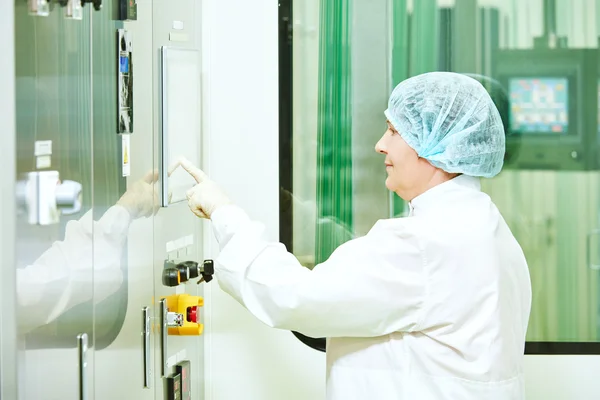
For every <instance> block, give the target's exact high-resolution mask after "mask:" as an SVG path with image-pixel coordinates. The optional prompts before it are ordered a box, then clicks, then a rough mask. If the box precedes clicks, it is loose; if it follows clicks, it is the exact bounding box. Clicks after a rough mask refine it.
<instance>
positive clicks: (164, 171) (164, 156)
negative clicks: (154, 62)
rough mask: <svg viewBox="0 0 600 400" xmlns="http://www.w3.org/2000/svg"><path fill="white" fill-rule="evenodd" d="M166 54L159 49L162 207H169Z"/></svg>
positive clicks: (163, 50)
mask: <svg viewBox="0 0 600 400" xmlns="http://www.w3.org/2000/svg"><path fill="white" fill-rule="evenodd" d="M167 52H168V48H167V47H166V46H163V47H161V73H162V76H161V95H162V99H161V115H162V126H161V130H160V144H161V146H160V147H161V149H160V168H161V182H160V184H161V195H160V205H161V206H162V207H169V173H168V165H167V163H168V162H169V161H168V160H169V148H168V145H169V138H168V136H167V131H168V129H169V124H168V122H169V121H168V119H167V94H166V90H167V85H168V82H167Z"/></svg>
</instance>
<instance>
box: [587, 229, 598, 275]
mask: <svg viewBox="0 0 600 400" xmlns="http://www.w3.org/2000/svg"><path fill="white" fill-rule="evenodd" d="M598 236H600V229H594V230H593V231H590V232H588V234H587V241H586V258H587V260H586V261H587V265H588V267H589V268H591V269H593V270H595V271H599V270H600V262H599V261H598V260H596V262H594V260H592V249H593V248H594V247H596V249H597V250H600V249H598V247H600V246H598V242H596V246H594V240H593V239H594V237H598Z"/></svg>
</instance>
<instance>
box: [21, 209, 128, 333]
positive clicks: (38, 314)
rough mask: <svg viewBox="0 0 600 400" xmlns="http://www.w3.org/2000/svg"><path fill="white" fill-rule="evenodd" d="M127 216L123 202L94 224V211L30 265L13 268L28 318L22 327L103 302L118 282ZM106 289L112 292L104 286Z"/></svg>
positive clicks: (29, 327)
mask: <svg viewBox="0 0 600 400" xmlns="http://www.w3.org/2000/svg"><path fill="white" fill-rule="evenodd" d="M130 223H131V217H130V215H129V213H128V212H127V210H125V209H124V208H123V207H121V206H114V207H112V208H110V209H109V210H108V211H107V212H106V213H105V214H104V215H103V216H102V218H101V219H100V220H99V221H97V222H94V221H93V219H92V212H91V211H90V212H88V213H86V214H85V215H84V216H83V217H82V218H80V219H79V220H77V221H70V222H69V223H68V224H67V227H66V231H65V238H64V240H62V241H58V242H55V243H54V244H53V245H52V247H50V248H49V249H48V250H47V251H45V252H44V253H43V254H42V255H41V256H40V257H39V258H38V259H37V260H36V261H34V262H33V264H31V265H28V266H26V267H24V268H18V269H17V302H18V305H19V307H20V308H21V313H22V315H27V321H20V324H21V325H24V326H23V327H22V328H23V329H26V328H28V329H32V328H35V327H37V326H41V325H44V324H47V323H49V322H51V321H52V320H54V319H55V318H57V317H58V316H60V315H61V314H62V313H64V312H66V311H68V310H69V309H71V308H73V307H74V306H76V305H78V304H81V303H84V302H86V301H89V300H91V299H92V294H94V299H97V300H102V299H104V298H106V297H108V296H109V295H110V294H111V290H112V292H114V291H115V290H117V289H118V288H119V286H120V284H121V283H122V280H123V276H122V273H121V256H122V254H123V247H124V244H125V240H126V238H127V231H128V228H129V225H130ZM107 288H110V290H107Z"/></svg>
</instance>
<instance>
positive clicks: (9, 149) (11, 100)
mask: <svg viewBox="0 0 600 400" xmlns="http://www.w3.org/2000/svg"><path fill="white" fill-rule="evenodd" d="M14 3H15V2H14V1H3V2H0V36H1V37H2V38H3V39H4V40H3V41H2V45H1V47H0V51H1V52H2V54H4V55H5V57H2V58H1V59H0V87H2V88H3V90H2V92H0V120H1V121H2V128H3V133H2V146H0V159H2V160H3V164H4V165H3V170H2V174H1V175H0V191H1V192H2V193H4V194H5V195H4V196H0V226H2V229H0V254H1V255H2V263H1V264H0V272H1V273H2V279H1V282H2V289H1V290H0V398H2V399H17V398H18V385H17V382H18V377H17V370H18V368H17V331H16V330H17V324H16V269H15V209H16V205H15V197H14V196H12V195H11V193H15V136H16V131H15V115H16V114H15V67H14V62H15V58H14V52H15V48H14V44H15V37H14V16H15V9H14V6H15V4H14ZM6 194H8V195H6Z"/></svg>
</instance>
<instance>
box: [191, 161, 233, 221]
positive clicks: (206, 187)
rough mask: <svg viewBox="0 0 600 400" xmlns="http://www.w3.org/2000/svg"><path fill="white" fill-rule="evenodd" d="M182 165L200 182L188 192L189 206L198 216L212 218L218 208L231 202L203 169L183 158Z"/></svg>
mask: <svg viewBox="0 0 600 400" xmlns="http://www.w3.org/2000/svg"><path fill="white" fill-rule="evenodd" d="M181 166H182V167H183V168H184V169H185V170H186V171H187V172H189V174H190V175H192V177H194V179H195V180H196V182H197V183H198V184H197V185H196V186H194V187H193V188H192V189H190V190H188V192H187V199H188V206H189V207H190V210H192V212H193V213H194V214H195V215H196V216H197V217H200V218H210V217H211V215H212V213H213V212H214V211H215V210H216V209H217V208H219V207H221V206H224V205H227V204H231V200H229V198H228V197H227V195H226V194H225V192H224V191H223V190H222V189H221V188H220V187H219V186H218V185H217V184H216V183H215V182H214V181H212V180H211V179H210V178H209V177H208V176H207V175H206V174H205V173H204V172H203V171H202V170H201V169H199V168H197V167H195V166H194V165H192V163H190V162H189V161H188V160H185V159H183V160H181Z"/></svg>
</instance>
